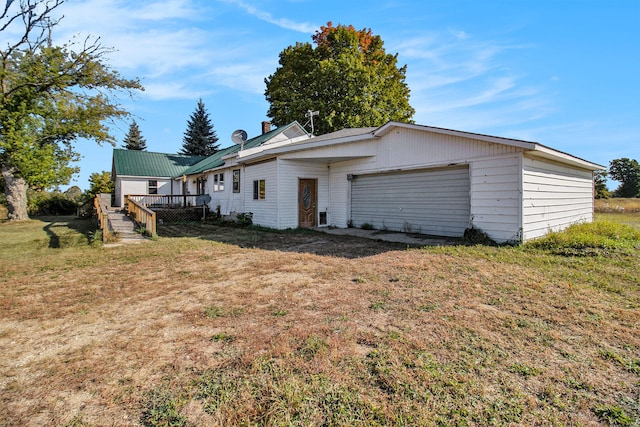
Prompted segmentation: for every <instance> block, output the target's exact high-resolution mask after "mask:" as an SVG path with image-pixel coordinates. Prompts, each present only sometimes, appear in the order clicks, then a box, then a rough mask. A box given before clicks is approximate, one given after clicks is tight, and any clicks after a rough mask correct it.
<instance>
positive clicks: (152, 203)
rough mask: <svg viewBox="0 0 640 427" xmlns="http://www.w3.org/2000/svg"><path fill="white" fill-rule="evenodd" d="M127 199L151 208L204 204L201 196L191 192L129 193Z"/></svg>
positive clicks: (175, 207)
mask: <svg viewBox="0 0 640 427" xmlns="http://www.w3.org/2000/svg"><path fill="white" fill-rule="evenodd" d="M126 197H127V198H128V199H129V200H134V201H135V202H136V203H138V204H140V205H142V206H146V207H148V208H152V209H177V208H186V207H193V206H201V205H203V204H205V203H204V202H203V201H202V197H203V196H197V195H192V194H184V195H170V194H129V195H128V196H126Z"/></svg>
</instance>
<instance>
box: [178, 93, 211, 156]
mask: <svg viewBox="0 0 640 427" xmlns="http://www.w3.org/2000/svg"><path fill="white" fill-rule="evenodd" d="M217 142H218V137H217V136H216V131H215V130H213V125H212V124H211V119H210V118H209V113H208V112H207V110H206V108H205V107H204V102H202V99H200V100H199V101H198V106H197V107H196V110H195V111H194V112H193V114H191V117H190V118H189V120H188V122H187V130H186V131H185V133H184V138H183V142H182V151H180V153H181V154H187V155H191V156H210V155H212V154H214V153H215V152H216V151H218V144H216V143H217Z"/></svg>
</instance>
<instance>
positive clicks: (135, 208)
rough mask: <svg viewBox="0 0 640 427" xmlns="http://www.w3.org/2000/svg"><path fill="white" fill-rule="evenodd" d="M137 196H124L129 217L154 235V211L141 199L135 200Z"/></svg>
mask: <svg viewBox="0 0 640 427" xmlns="http://www.w3.org/2000/svg"><path fill="white" fill-rule="evenodd" d="M137 197H138V196H125V198H126V206H127V212H128V215H129V217H130V218H131V219H132V220H134V221H135V222H136V223H137V224H138V225H140V226H142V227H144V228H145V230H146V232H147V233H149V234H150V235H151V237H155V236H156V235H157V234H156V213H155V212H154V211H152V210H151V209H149V208H148V207H147V206H146V205H145V204H144V202H143V201H139V200H136V198H137Z"/></svg>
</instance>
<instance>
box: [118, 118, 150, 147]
mask: <svg viewBox="0 0 640 427" xmlns="http://www.w3.org/2000/svg"><path fill="white" fill-rule="evenodd" d="M122 142H123V143H124V144H123V145H122V148H126V149H127V150H138V151H142V150H146V149H147V140H146V139H144V137H143V136H142V132H140V128H139V127H138V123H137V122H136V121H135V120H134V121H132V122H131V124H130V125H129V132H128V133H127V135H126V136H125V137H124V140H123V141H122Z"/></svg>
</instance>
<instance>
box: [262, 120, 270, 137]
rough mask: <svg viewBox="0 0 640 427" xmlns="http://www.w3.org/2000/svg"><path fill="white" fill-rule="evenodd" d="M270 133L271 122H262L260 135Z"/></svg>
mask: <svg viewBox="0 0 640 427" xmlns="http://www.w3.org/2000/svg"><path fill="white" fill-rule="evenodd" d="M267 132H271V122H266V121H265V122H262V134H263V135H264V134H265V133H267Z"/></svg>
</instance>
